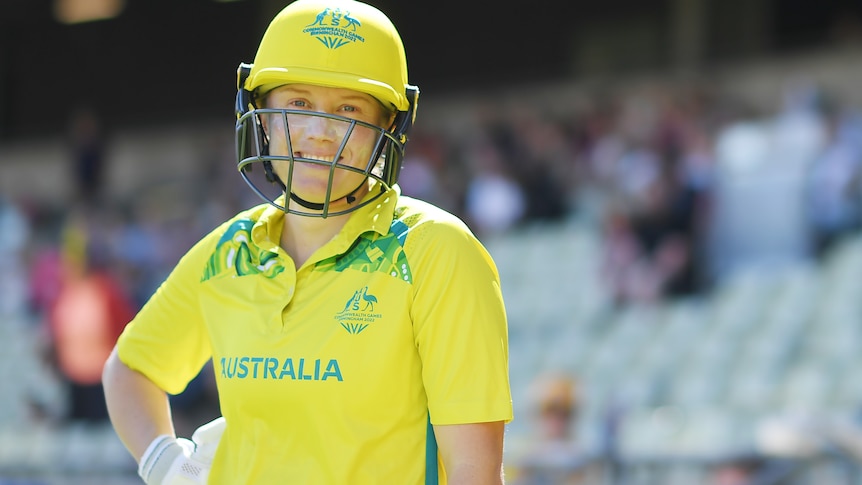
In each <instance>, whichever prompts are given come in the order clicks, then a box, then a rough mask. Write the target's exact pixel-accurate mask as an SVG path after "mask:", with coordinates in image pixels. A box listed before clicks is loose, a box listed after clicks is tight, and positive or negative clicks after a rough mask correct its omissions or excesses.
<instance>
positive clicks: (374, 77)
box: [245, 0, 409, 111]
mask: <svg viewBox="0 0 862 485" xmlns="http://www.w3.org/2000/svg"><path fill="white" fill-rule="evenodd" d="M288 83H303V84H317V85H323V86H329V87H336V88H348V89H352V90H355V91H360V92H363V93H367V94H370V95H371V96H374V97H375V98H377V99H379V100H380V101H381V102H383V103H384V104H386V105H388V106H391V107H392V108H394V109H396V110H398V111H406V110H407V109H408V108H409V102H408V100H407V95H406V94H407V88H408V84H407V58H406V56H405V54H404V45H403V44H402V42H401V37H400V36H399V35H398V31H396V30H395V26H394V25H392V22H391V21H390V20H389V19H388V18H387V17H386V16H385V15H384V14H383V12H381V11H380V10H378V9H376V8H374V7H372V6H371V5H368V4H366V3H361V2H357V1H352V0H348V1H344V0H298V1H295V2H293V3H292V4H290V5H288V6H287V7H285V8H284V10H282V11H281V12H280V13H279V14H278V15H276V17H275V18H274V19H273V20H272V22H271V23H270V25H269V28H267V30H266V32H265V33H264V35H263V39H262V40H261V41H260V47H259V48H258V51H257V55H256V56H255V58H254V64H253V65H252V67H251V71H250V72H249V75H248V79H247V80H246V81H245V84H246V85H245V89H247V90H249V91H255V90H262V91H268V90H269V89H272V88H274V87H276V86H279V85H282V84H288Z"/></svg>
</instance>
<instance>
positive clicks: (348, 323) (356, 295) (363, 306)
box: [335, 286, 383, 334]
mask: <svg viewBox="0 0 862 485" xmlns="http://www.w3.org/2000/svg"><path fill="white" fill-rule="evenodd" d="M375 303H377V297H376V296H374V295H372V294H371V293H369V292H368V287H367V286H366V287H364V288H361V289H359V290H356V291H354V292H353V296H351V297H350V299H349V300H347V303H345V304H344V309H343V310H341V311H340V312H338V313H336V314H335V319H336V320H338V323H339V324H341V326H342V327H343V328H344V330H347V332H348V333H352V334H358V333H360V332H362V331H363V330H365V329H366V328H368V326H369V325H370V324H372V323H374V322H375V321H376V320H377V319H378V318H380V317H382V316H383V315H381V314H380V313H375V312H374V304H375Z"/></svg>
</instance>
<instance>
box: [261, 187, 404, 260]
mask: <svg viewBox="0 0 862 485" xmlns="http://www.w3.org/2000/svg"><path fill="white" fill-rule="evenodd" d="M378 190H380V185H379V182H375V183H374V184H373V185H372V186H371V188H370V190H369V191H368V194H366V195H365V197H364V198H363V201H365V200H368V199H370V198H372V197H374V195H375V194H376V193H377V191H378ZM400 196H401V188H400V187H399V186H398V185H397V184H396V185H394V186H392V187H390V188H389V189H387V190H386V191H384V193H383V194H382V195H380V196H379V197H378V198H377V199H376V200H375V201H374V202H372V203H370V204H368V205H366V206H364V207H360V208H359V209H356V210H355V211H353V212H352V213H351V214H350V218H349V219H348V220H347V223H346V224H345V225H344V227H343V228H342V229H341V231H340V232H339V233H338V235H336V236H335V238H333V239H332V241H330V242H329V243H328V244H327V246H331V250H332V251H334V252H335V253H336V254H341V253H344V252H346V251H347V250H348V249H350V247H351V246H352V245H353V243H354V241H356V239H358V238H359V236H361V235H362V234H364V233H366V232H369V231H374V232H376V233H378V234H380V235H381V236H382V235H386V234H388V233H389V228H390V226H391V225H392V219H393V217H394V213H395V206H396V204H397V203H398V197H400ZM275 202H276V203H277V204H281V205H284V195H282V196H281V197H279V198H278V199H277V200H276V201H275ZM259 214H260V216H259V217H258V219H257V221H256V222H255V224H254V227H253V228H252V234H251V237H252V241H254V243H255V244H257V245H258V247H260V248H261V249H264V250H266V251H271V252H278V248H279V241H281V231H282V230H283V229H284V211H282V210H281V209H279V208H277V207H275V206H273V205H272V204H264V205H263V209H262V211H261V212H259Z"/></svg>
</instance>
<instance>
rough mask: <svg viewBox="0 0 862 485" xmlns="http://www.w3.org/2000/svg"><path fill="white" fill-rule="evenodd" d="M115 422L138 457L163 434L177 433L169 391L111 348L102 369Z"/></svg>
mask: <svg viewBox="0 0 862 485" xmlns="http://www.w3.org/2000/svg"><path fill="white" fill-rule="evenodd" d="M102 385H103V386H104V388H105V400H106V402H107V405H108V414H109V416H110V418H111V423H112V424H113V426H114V429H115V430H116V432H117V436H119V437H120V440H122V442H123V444H124V445H125V446H126V448H128V450H129V452H130V453H131V454H132V456H133V457H134V458H135V460H136V461H140V458H141V456H142V455H143V454H144V451H145V450H146V449H147V447H148V446H149V445H150V443H152V441H153V440H154V439H155V438H156V437H157V436H159V435H165V434H166V435H171V436H174V435H175V431H174V425H173V422H172V420H171V412H170V404H169V402H168V397H167V394H166V393H165V391H163V390H162V389H160V388H159V387H158V386H157V385H156V384H154V383H153V382H152V381H151V380H150V379H148V378H147V377H146V376H144V375H143V374H141V373H139V372H137V371H135V370H132V369H130V368H129V367H128V366H127V365H126V364H124V363H123V362H122V361H121V360H120V358H119V357H118V356H117V349H116V348H115V349H114V351H113V352H111V356H110V357H108V360H107V362H106V363H105V369H104V372H103V373H102Z"/></svg>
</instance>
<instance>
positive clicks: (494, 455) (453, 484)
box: [434, 421, 504, 485]
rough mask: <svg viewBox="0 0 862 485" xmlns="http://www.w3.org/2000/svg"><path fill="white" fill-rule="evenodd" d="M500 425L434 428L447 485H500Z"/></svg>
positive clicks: (454, 425)
mask: <svg viewBox="0 0 862 485" xmlns="http://www.w3.org/2000/svg"><path fill="white" fill-rule="evenodd" d="M503 430H504V424H503V422H502V421H496V422H491V423H471V424H451V425H435V426H434V435H435V436H436V437H437V447H438V449H439V451H440V458H441V459H442V460H443V466H444V468H445V469H446V477H447V479H448V483H449V485H462V484H470V485H502V483H503V477H502V473H503Z"/></svg>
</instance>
